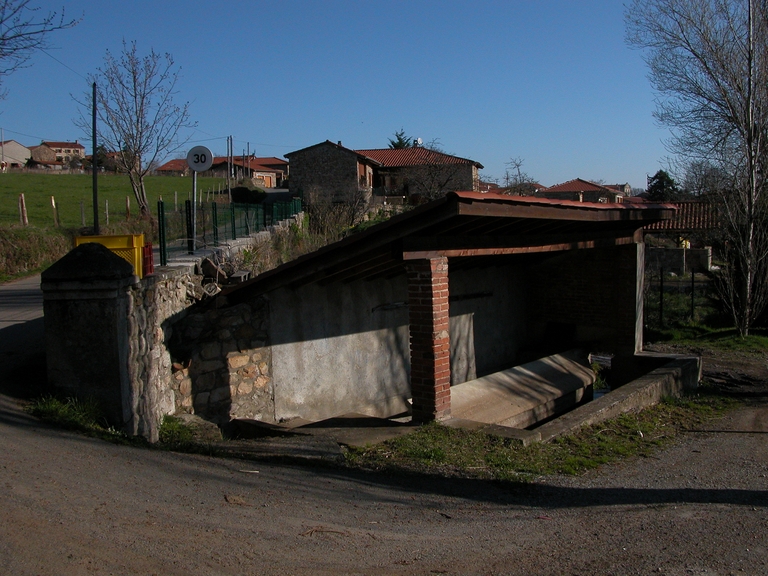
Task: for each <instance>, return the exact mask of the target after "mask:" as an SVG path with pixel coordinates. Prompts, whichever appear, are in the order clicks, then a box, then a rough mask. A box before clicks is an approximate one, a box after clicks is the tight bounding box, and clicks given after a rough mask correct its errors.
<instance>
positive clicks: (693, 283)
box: [691, 268, 696, 322]
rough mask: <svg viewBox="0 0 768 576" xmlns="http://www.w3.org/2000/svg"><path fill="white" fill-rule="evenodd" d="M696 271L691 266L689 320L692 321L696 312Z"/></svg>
mask: <svg viewBox="0 0 768 576" xmlns="http://www.w3.org/2000/svg"><path fill="white" fill-rule="evenodd" d="M695 297H696V273H695V272H694V271H693V268H691V322H694V321H695V320H694V314H695V313H696V301H695Z"/></svg>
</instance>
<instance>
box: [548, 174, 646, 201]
mask: <svg viewBox="0 0 768 576" xmlns="http://www.w3.org/2000/svg"><path fill="white" fill-rule="evenodd" d="M628 190H631V188H630V187H629V184H610V185H603V184H595V183H594V182H590V181H589V180H583V179H582V178H575V179H574V180H569V181H568V182H563V183H562V184H555V185H554V186H551V187H549V188H544V189H543V190H539V191H538V192H537V193H536V196H538V197H539V198H550V199H552V200H573V201H576V202H600V203H606V202H607V203H614V202H621V201H623V199H624V198H625V197H626V196H628V195H629V194H628V192H627V191H628Z"/></svg>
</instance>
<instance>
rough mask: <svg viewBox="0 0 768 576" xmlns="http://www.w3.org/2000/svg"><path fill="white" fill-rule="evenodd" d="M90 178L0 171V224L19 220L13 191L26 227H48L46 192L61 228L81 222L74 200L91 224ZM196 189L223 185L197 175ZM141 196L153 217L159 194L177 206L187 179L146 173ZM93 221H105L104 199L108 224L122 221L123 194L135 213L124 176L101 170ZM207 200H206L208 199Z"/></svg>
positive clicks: (186, 189) (184, 194)
mask: <svg viewBox="0 0 768 576" xmlns="http://www.w3.org/2000/svg"><path fill="white" fill-rule="evenodd" d="M92 181H93V177H92V176H91V175H90V174H26V173H8V174H0V226H6V225H14V224H19V194H22V193H23V194H24V197H25V200H26V204H27V216H28V218H29V224H30V226H35V227H39V228H47V227H51V226H53V210H52V208H51V196H53V197H54V198H55V199H56V203H57V205H58V207H59V222H60V225H61V226H62V227H65V228H79V227H80V226H81V225H82V221H81V211H80V204H81V202H82V203H83V207H84V210H85V225H86V226H92V225H93V206H92V198H93V188H92ZM197 183H198V186H197V187H198V190H199V193H200V194H203V199H205V195H206V194H207V192H209V191H212V192H215V191H217V190H219V189H220V188H221V189H226V180H225V179H224V178H198V180H197ZM145 185H146V190H147V196H148V198H149V202H150V209H151V211H152V214H153V215H156V213H157V200H158V198H159V197H161V196H162V198H163V199H164V200H165V202H166V210H168V206H173V202H174V192H176V193H177V197H178V201H179V204H181V205H183V203H184V200H186V199H187V198H188V197H189V196H190V195H191V194H192V178H191V177H184V178H182V177H178V176H177V177H173V176H148V177H147V178H146V184H145ZM98 186H99V191H98V197H99V223H100V224H102V225H103V224H104V223H105V214H104V208H105V201H106V200H108V201H109V220H110V223H112V222H116V221H119V220H124V219H125V198H126V196H127V197H129V198H130V200H131V213H132V215H133V216H134V217H135V216H136V214H138V206H137V205H136V200H135V198H134V197H133V192H132V190H131V184H130V182H129V181H128V177H127V176H125V175H114V174H105V175H99V178H98ZM212 199H213V198H211V200H212Z"/></svg>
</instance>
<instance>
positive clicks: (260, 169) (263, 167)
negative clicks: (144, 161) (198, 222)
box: [155, 156, 288, 188]
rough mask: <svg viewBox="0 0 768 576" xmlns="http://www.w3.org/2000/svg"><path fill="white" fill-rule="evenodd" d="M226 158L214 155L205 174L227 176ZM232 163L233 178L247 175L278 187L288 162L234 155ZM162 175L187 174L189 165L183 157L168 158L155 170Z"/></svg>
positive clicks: (261, 184)
mask: <svg viewBox="0 0 768 576" xmlns="http://www.w3.org/2000/svg"><path fill="white" fill-rule="evenodd" d="M228 165H229V164H228V160H227V157H226V156H216V157H214V159H213V164H212V165H211V168H210V170H209V171H208V172H207V174H210V175H211V176H217V177H220V178H225V177H226V176H227V167H228ZM232 165H233V167H234V171H235V173H234V174H233V176H234V177H235V178H238V179H241V178H243V177H247V178H249V179H251V180H253V181H254V183H255V184H256V185H257V186H261V187H262V188H280V187H282V186H283V183H284V182H285V179H286V177H287V175H288V162H286V161H285V160H281V159H280V158H274V157H264V158H261V157H258V156H234V157H233V158H232ZM155 173H156V174H159V175H163V176H188V175H189V174H190V169H189V166H188V165H187V161H186V159H184V158H176V159H174V160H170V161H168V162H166V163H165V164H163V165H162V166H160V167H159V168H157V170H155Z"/></svg>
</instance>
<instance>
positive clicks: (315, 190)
mask: <svg viewBox="0 0 768 576" xmlns="http://www.w3.org/2000/svg"><path fill="white" fill-rule="evenodd" d="M288 186H289V189H290V191H291V194H294V195H301V196H302V197H303V198H304V199H305V201H308V202H312V201H313V197H312V196H313V195H317V194H323V195H331V197H332V199H334V200H348V199H349V198H351V197H354V195H355V194H356V193H357V191H358V190H359V188H360V186H359V181H358V162H357V154H355V153H354V152H352V151H350V150H342V149H340V148H338V147H337V146H336V145H335V144H332V143H330V142H328V143H324V144H320V145H318V146H313V147H311V148H307V149H305V150H301V151H299V152H294V153H293V154H291V177H290V179H289V180H288Z"/></svg>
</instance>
